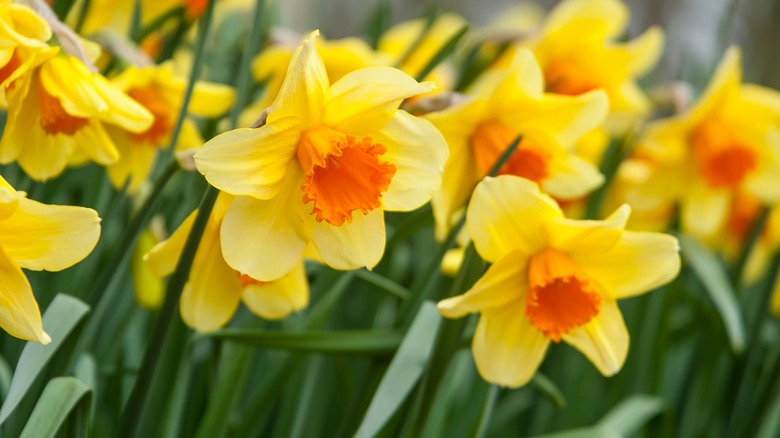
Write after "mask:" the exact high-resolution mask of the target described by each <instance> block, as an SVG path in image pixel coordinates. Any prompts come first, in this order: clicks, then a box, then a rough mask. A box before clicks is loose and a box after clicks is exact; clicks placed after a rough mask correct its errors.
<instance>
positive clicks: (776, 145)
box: [744, 124, 780, 204]
mask: <svg viewBox="0 0 780 438" xmlns="http://www.w3.org/2000/svg"><path fill="white" fill-rule="evenodd" d="M744 186H745V189H746V190H747V191H749V192H750V193H752V194H753V195H755V196H757V197H758V198H760V199H761V200H762V201H764V202H766V203H768V204H774V203H776V202H778V201H780V189H778V188H779V187H780V124H778V127H771V128H770V129H769V130H768V132H767V135H766V151H765V153H764V154H763V157H761V161H760V162H759V164H758V168H757V169H756V170H755V171H753V172H752V173H751V174H749V175H748V176H747V178H746V180H745V183H744Z"/></svg>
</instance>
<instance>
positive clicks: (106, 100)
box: [0, 48, 153, 181]
mask: <svg viewBox="0 0 780 438" xmlns="http://www.w3.org/2000/svg"><path fill="white" fill-rule="evenodd" d="M52 50H53V51H51V52H50V53H49V55H48V56H49V57H48V58H47V59H46V60H45V61H43V62H42V63H41V64H40V65H38V66H37V67H36V68H35V69H33V70H32V71H30V72H29V73H28V74H25V75H24V76H22V78H20V79H19V80H18V81H16V82H15V83H14V87H13V88H12V89H11V90H9V91H8V100H9V103H8V105H9V111H8V122H7V124H6V127H5V133H4V134H3V139H2V141H0V163H4V164H5V163H10V162H11V161H14V160H16V161H18V163H19V165H20V166H21V167H22V169H24V171H25V172H27V174H28V175H30V177H32V178H33V179H35V180H41V181H43V180H47V179H50V178H53V177H55V176H57V175H59V174H60V173H61V172H62V171H63V169H64V168H65V166H66V164H67V163H68V160H69V158H70V155H71V154H72V153H73V152H74V150H77V151H78V152H79V153H82V154H85V155H86V156H87V157H88V158H89V159H91V160H93V161H96V162H98V163H100V164H111V163H113V162H115V161H117V160H118V159H119V152H118V151H117V149H116V146H115V145H114V142H113V141H112V140H111V138H110V137H109V136H108V134H107V133H106V130H105V128H104V125H103V124H104V123H108V124H113V125H116V126H121V127H122V128H124V129H126V130H128V131H131V132H136V133H140V132H143V131H145V130H147V129H149V126H150V125H151V124H152V121H153V116H152V114H151V113H149V111H147V110H146V109H145V108H144V107H143V106H141V105H140V104H138V103H136V102H135V101H134V100H133V99H131V98H130V97H128V96H127V95H126V94H124V93H122V92H121V91H120V90H118V89H116V88H114V87H113V86H112V85H111V84H110V83H109V82H108V80H107V79H106V78H104V77H103V76H101V75H100V74H98V73H93V72H91V71H90V70H89V69H88V68H87V67H86V66H85V65H84V64H83V63H82V62H81V61H79V60H77V59H76V58H73V57H70V56H67V55H64V54H59V55H58V54H56V53H57V49H56V48H52Z"/></svg>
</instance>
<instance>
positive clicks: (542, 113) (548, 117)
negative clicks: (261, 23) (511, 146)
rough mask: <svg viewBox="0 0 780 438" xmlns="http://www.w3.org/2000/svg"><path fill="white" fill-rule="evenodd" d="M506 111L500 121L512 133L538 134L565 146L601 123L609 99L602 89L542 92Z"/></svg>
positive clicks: (606, 111) (607, 110)
mask: <svg viewBox="0 0 780 438" xmlns="http://www.w3.org/2000/svg"><path fill="white" fill-rule="evenodd" d="M508 111H509V112H507V113H505V115H503V116H501V121H502V122H503V123H504V124H506V125H507V126H509V127H510V128H512V129H514V130H515V131H516V132H519V133H539V134H541V135H544V136H545V137H549V138H553V139H555V140H556V141H557V142H558V143H559V144H560V145H562V146H564V147H567V148H568V147H572V146H574V143H575V142H576V141H577V140H579V139H580V137H582V136H583V135H585V134H586V133H588V132H590V131H592V130H593V129H595V128H597V127H599V126H600V125H601V124H602V123H603V122H604V120H605V119H606V117H607V114H608V112H609V99H608V98H607V95H606V94H605V93H604V91H602V90H594V91H591V92H588V93H584V94H581V95H579V96H563V95H557V94H545V95H544V97H543V98H542V99H540V100H538V101H526V103H523V104H522V106H520V105H518V106H517V107H516V108H515V109H513V110H511V111H510V110H508Z"/></svg>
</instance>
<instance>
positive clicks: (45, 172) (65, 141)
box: [3, 126, 75, 181]
mask: <svg viewBox="0 0 780 438" xmlns="http://www.w3.org/2000/svg"><path fill="white" fill-rule="evenodd" d="M19 131H20V130H16V135H13V136H9V143H16V142H17V141H18V140H17V139H18V138H19V137H22V138H24V134H23V133H22V132H19ZM26 132H27V136H26V139H25V140H23V142H22V143H20V145H21V147H22V148H23V149H22V150H21V152H20V153H19V156H18V157H17V159H16V160H17V163H19V166H20V167H21V168H22V170H24V172H25V173H26V174H27V175H29V176H30V178H32V179H34V180H36V181H46V180H48V179H51V178H54V177H55V176H57V175H59V174H60V173H62V171H63V170H65V165H66V164H67V163H68V156H69V155H70V154H71V151H72V150H73V148H74V147H75V142H74V141H73V137H70V136H67V135H46V133H45V132H44V131H43V129H40V128H38V127H37V126H36V127H35V128H33V129H29V130H27V131H26ZM17 135H18V137H17ZM3 141H5V135H4V136H3Z"/></svg>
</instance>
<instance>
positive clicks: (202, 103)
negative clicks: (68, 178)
mask: <svg viewBox="0 0 780 438" xmlns="http://www.w3.org/2000/svg"><path fill="white" fill-rule="evenodd" d="M112 84H113V85H114V86H115V87H116V88H118V89H119V90H122V91H123V92H124V93H126V94H127V95H128V96H130V97H132V98H133V99H135V101H136V102H138V103H140V104H141V105H143V107H144V108H146V110H147V111H149V112H150V113H151V114H152V115H153V116H154V122H153V123H152V125H151V126H149V128H148V129H146V130H144V131H141V132H132V131H128V130H124V129H121V128H120V127H116V126H112V127H107V129H106V131H107V132H108V134H109V137H111V139H112V140H113V141H114V144H115V145H116V148H117V150H118V151H119V154H120V156H121V158H120V159H119V160H117V161H116V162H115V163H113V164H110V165H108V166H107V171H108V176H109V178H110V179H111V182H112V183H113V184H114V186H116V187H122V185H124V183H125V181H126V180H127V179H128V178H130V185H129V187H128V190H130V191H131V192H134V191H136V190H137V189H138V188H139V187H140V186H141V183H143V182H144V181H145V180H146V178H147V176H148V175H149V171H150V170H151V168H152V164H153V163H154V158H155V156H156V154H157V150H158V149H159V148H160V147H165V146H167V145H168V143H169V142H170V136H171V132H172V131H173V128H174V126H175V125H176V119H177V117H178V116H179V111H180V110H181V106H182V104H183V102H182V99H183V97H184V91H185V87H186V85H187V80H186V79H185V78H183V77H179V76H178V75H176V74H175V73H174V72H173V67H172V66H171V64H170V63H165V64H163V65H160V66H149V67H143V68H136V67H129V68H128V69H126V70H125V71H123V72H122V73H121V74H120V75H119V76H117V77H116V78H115V79H113V80H112ZM234 99H235V95H234V92H233V89H232V88H230V87H228V86H226V85H220V84H214V83H210V82H204V81H198V82H196V83H195V88H194V90H193V94H192V98H191V100H190V104H189V108H188V113H189V114H192V115H195V116H202V117H218V116H220V115H222V114H224V113H225V112H226V111H227V110H228V109H230V107H231V105H233V101H234ZM201 144H203V140H202V139H201V137H200V134H199V132H198V129H197V126H195V123H194V121H193V120H191V119H189V118H187V119H185V120H184V125H183V126H182V132H181V134H180V136H179V141H178V144H177V145H176V148H177V149H178V150H181V149H195V148H197V147H200V146H201Z"/></svg>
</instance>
